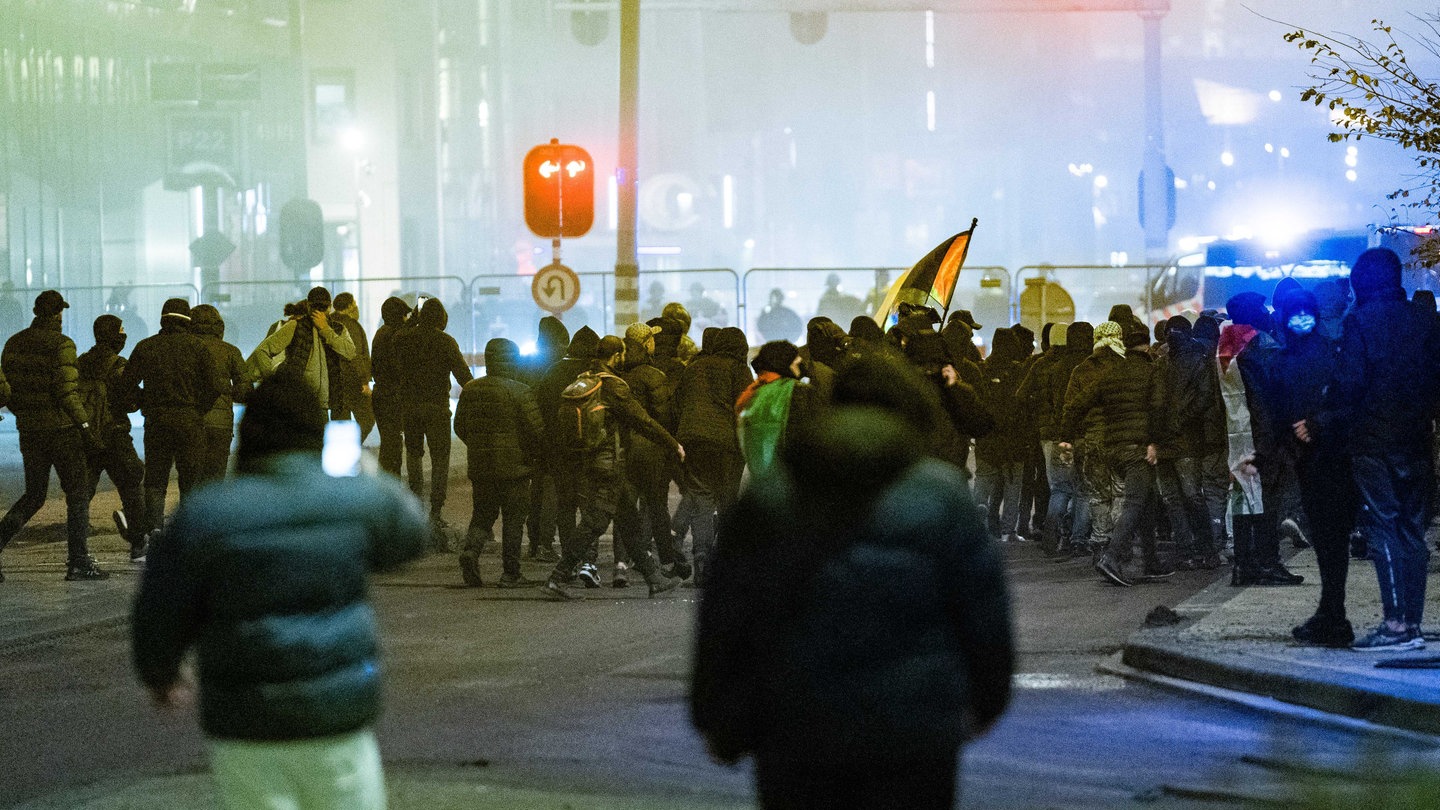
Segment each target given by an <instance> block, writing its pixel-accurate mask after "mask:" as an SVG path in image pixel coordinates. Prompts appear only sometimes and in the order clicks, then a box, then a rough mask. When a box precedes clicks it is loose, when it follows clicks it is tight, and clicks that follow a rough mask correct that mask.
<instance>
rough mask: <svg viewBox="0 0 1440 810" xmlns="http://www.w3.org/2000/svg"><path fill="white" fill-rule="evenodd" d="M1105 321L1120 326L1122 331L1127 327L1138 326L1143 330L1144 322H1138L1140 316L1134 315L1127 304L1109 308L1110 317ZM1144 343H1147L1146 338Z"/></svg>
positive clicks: (1131, 308)
mask: <svg viewBox="0 0 1440 810" xmlns="http://www.w3.org/2000/svg"><path fill="white" fill-rule="evenodd" d="M1106 320H1109V321H1112V322H1114V323H1118V324H1120V328H1121V329H1122V330H1123V329H1125V328H1126V327H1127V326H1132V327H1134V326H1138V327H1139V328H1141V329H1144V328H1145V322H1144V321H1142V320H1140V316H1138V315H1136V314H1135V309H1134V308H1133V307H1131V306H1130V305H1129V304H1116V305H1115V306H1113V307H1110V315H1109V317H1108V318H1106ZM1146 341H1147V342H1148V341H1149V338H1148V336H1147V338H1146Z"/></svg>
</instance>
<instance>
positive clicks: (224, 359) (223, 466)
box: [190, 304, 255, 481]
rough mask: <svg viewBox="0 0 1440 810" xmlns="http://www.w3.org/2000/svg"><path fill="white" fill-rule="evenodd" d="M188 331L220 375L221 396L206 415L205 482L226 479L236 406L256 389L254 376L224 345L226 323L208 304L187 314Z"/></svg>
mask: <svg viewBox="0 0 1440 810" xmlns="http://www.w3.org/2000/svg"><path fill="white" fill-rule="evenodd" d="M190 327H191V328H192V329H193V330H194V331H195V334H196V335H199V336H200V341H201V342H202V343H204V344H205V349H206V350H207V351H209V352H210V358H211V359H212V360H214V361H215V371H216V373H217V374H218V375H219V376H218V377H217V378H216V380H215V386H216V388H217V390H218V391H219V392H220V395H219V396H218V397H216V398H215V405H214V406H213V407H212V408H210V412H209V413H207V414H205V468H204V480H206V481H215V480H219V479H222V478H224V477H225V473H226V471H227V470H229V469H230V444H231V443H232V442H234V441H235V406H236V405H244V404H245V400H246V399H248V398H249V396H250V391H251V389H252V388H254V387H255V375H254V374H252V373H251V371H250V365H249V364H248V363H246V362H245V357H244V356H243V355H241V354H240V349H239V348H238V347H236V346H235V345H233V344H231V343H227V342H225V319H224V318H222V317H220V311H219V310H217V309H216V308H215V307H212V306H210V305H209V304H201V305H199V306H197V307H195V308H194V309H192V310H190Z"/></svg>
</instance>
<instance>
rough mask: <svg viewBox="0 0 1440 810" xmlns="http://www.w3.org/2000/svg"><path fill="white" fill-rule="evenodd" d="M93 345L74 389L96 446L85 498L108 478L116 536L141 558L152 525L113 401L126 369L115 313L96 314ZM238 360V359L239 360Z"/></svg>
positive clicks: (140, 468) (141, 467) (136, 459)
mask: <svg viewBox="0 0 1440 810" xmlns="http://www.w3.org/2000/svg"><path fill="white" fill-rule="evenodd" d="M92 329H93V331H94V333H95V345H94V346H93V347H92V348H91V349H90V351H87V352H85V353H84V354H82V355H80V358H79V360H77V361H76V363H75V365H76V367H77V368H78V369H79V371H80V381H79V385H78V387H77V390H78V391H79V393H80V398H81V399H82V400H83V401H84V402H85V410H86V412H87V413H89V414H90V415H91V416H90V418H91V419H92V420H93V421H92V423H91V424H92V425H93V427H94V431H95V434H96V435H97V436H99V438H100V443H99V446H97V447H93V448H91V450H90V452H89V454H88V456H87V457H86V459H85V461H86V466H87V467H88V468H89V471H90V497H91V499H92V500H93V499H94V497H95V490H96V487H98V486H99V484H100V474H101V473H105V474H106V475H109V476H110V481H111V483H113V484H114V485H115V491H116V492H117V493H119V495H120V506H121V511H118V512H115V513H113V514H112V517H113V518H114V519H115V525H116V527H117V528H118V529H119V530H120V536H121V537H123V538H124V539H125V541H126V542H127V543H129V544H130V561H131V562H136V563H139V562H144V561H145V551H146V550H145V537H146V535H148V534H149V533H150V530H151V529H152V528H154V527H153V526H149V525H147V524H146V522H145V462H143V461H141V460H140V455H139V454H138V453H136V452H135V440H134V439H132V438H131V437H130V414H128V413H126V411H125V408H124V407H123V406H121V403H119V402H118V401H117V400H118V394H119V389H120V376H121V374H122V373H123V372H124V370H125V358H123V357H121V356H120V352H121V350H123V349H124V348H125V340H126V335H125V325H124V323H123V322H121V320H120V318H118V317H116V316H114V315H109V314H106V315H101V316H100V317H98V318H96V319H95V323H94V325H93V327H92ZM241 362H242V364H243V362H244V361H243V360H242V361H241Z"/></svg>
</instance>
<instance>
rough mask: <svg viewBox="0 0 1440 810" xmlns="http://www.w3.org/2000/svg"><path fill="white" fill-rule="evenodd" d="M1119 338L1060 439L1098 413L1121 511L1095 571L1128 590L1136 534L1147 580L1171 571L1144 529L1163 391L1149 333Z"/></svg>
mask: <svg viewBox="0 0 1440 810" xmlns="http://www.w3.org/2000/svg"><path fill="white" fill-rule="evenodd" d="M1107 323H1113V321H1112V322H1107ZM1122 338H1123V340H1124V347H1125V356H1124V358H1123V359H1122V360H1121V361H1120V362H1119V363H1114V364H1112V365H1111V366H1109V367H1108V368H1106V369H1105V370H1104V372H1103V373H1102V374H1100V375H1099V376H1098V377H1097V378H1096V379H1095V380H1094V382H1093V384H1091V385H1090V386H1089V387H1088V388H1086V389H1085V390H1084V391H1082V392H1080V393H1079V395H1078V396H1077V397H1076V398H1075V399H1074V400H1073V401H1071V402H1068V403H1067V404H1066V408H1065V417H1064V420H1063V421H1062V426H1061V435H1062V436H1064V437H1070V436H1074V435H1075V433H1076V430H1077V422H1078V420H1079V419H1080V418H1081V415H1082V414H1085V413H1088V412H1089V411H1090V410H1091V409H1094V408H1098V409H1099V410H1100V413H1101V418H1102V419H1103V420H1104V423H1105V447H1104V451H1103V452H1104V453H1105V454H1106V457H1107V460H1108V464H1109V466H1110V469H1111V470H1112V474H1113V475H1114V476H1115V478H1116V479H1117V480H1118V481H1119V482H1120V489H1119V492H1118V493H1117V497H1118V498H1119V499H1120V511H1119V515H1118V516H1117V517H1116V519H1115V528H1114V533H1113V535H1112V536H1111V539H1110V545H1109V547H1108V548H1107V549H1106V551H1105V553H1104V554H1103V555H1102V556H1101V557H1100V559H1099V560H1097V561H1096V563H1095V568H1096V570H1097V571H1099V572H1100V574H1101V575H1102V576H1104V577H1105V579H1107V580H1109V581H1110V582H1113V583H1114V584H1116V585H1122V586H1129V585H1131V584H1133V582H1132V580H1131V578H1130V577H1129V576H1127V574H1126V572H1125V565H1126V564H1127V563H1129V561H1130V559H1131V555H1132V550H1131V549H1132V546H1131V544H1132V542H1133V540H1134V537H1135V535H1136V534H1138V535H1140V546H1141V549H1142V554H1143V557H1144V565H1145V575H1146V576H1149V577H1164V576H1169V575H1170V574H1171V573H1173V570H1172V569H1169V568H1167V567H1165V566H1164V565H1163V563H1161V561H1160V559H1159V556H1158V554H1157V550H1156V547H1155V534H1154V532H1153V531H1148V530H1146V527H1144V526H1143V523H1144V520H1145V514H1146V510H1147V508H1148V505H1149V500H1150V493H1151V490H1152V488H1153V487H1154V464H1155V461H1156V453H1157V447H1156V443H1155V441H1156V437H1157V436H1158V435H1159V433H1160V429H1159V424H1158V418H1157V414H1158V411H1159V408H1160V406H1161V404H1162V400H1163V393H1164V392H1163V389H1162V386H1161V383H1160V380H1159V378H1158V377H1157V376H1156V374H1155V363H1154V361H1153V360H1152V359H1151V358H1150V352H1149V351H1148V349H1149V346H1150V330H1148V329H1146V328H1145V327H1144V325H1137V324H1135V323H1131V324H1130V325H1129V327H1128V328H1127V327H1122ZM1072 385H1073V383H1072ZM1062 449H1065V448H1063V447H1062Z"/></svg>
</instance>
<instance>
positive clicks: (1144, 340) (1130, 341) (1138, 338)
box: [1120, 321, 1150, 349]
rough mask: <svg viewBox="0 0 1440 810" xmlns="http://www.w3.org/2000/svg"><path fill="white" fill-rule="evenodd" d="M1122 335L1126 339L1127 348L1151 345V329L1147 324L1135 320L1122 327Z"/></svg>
mask: <svg viewBox="0 0 1440 810" xmlns="http://www.w3.org/2000/svg"><path fill="white" fill-rule="evenodd" d="M1120 329H1121V337H1122V339H1123V340H1124V341H1125V348H1127V349H1133V348H1135V347H1136V346H1149V345H1150V330H1149V329H1146V328H1145V324H1143V323H1140V322H1139V321H1135V322H1134V323H1129V324H1125V325H1124V326H1122V327H1120Z"/></svg>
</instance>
